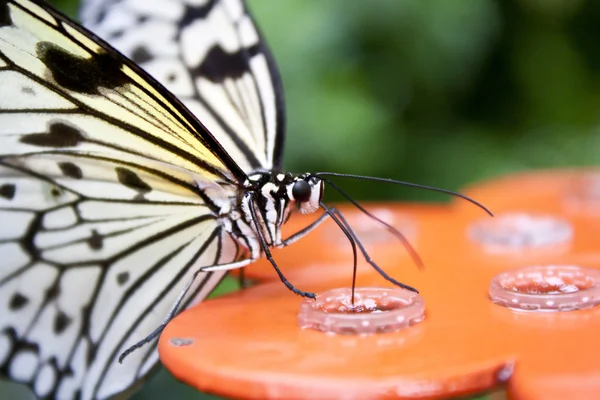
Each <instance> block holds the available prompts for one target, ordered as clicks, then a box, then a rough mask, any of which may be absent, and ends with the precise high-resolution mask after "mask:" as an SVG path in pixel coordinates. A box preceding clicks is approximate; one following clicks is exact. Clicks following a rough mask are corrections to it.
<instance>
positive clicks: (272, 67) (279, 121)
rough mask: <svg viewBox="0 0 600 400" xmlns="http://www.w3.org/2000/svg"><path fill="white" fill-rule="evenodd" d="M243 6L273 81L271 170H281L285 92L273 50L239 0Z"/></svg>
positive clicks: (283, 143)
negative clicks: (258, 39)
mask: <svg viewBox="0 0 600 400" xmlns="http://www.w3.org/2000/svg"><path fill="white" fill-rule="evenodd" d="M241 2H242V5H243V6H244V12H245V13H246V14H248V15H249V16H250V18H251V19H252V21H253V22H254V27H255V29H256V32H257V33H258V37H259V38H260V41H259V46H258V48H259V49H260V51H261V52H262V53H263V54H264V55H265V58H266V59H267V65H268V66H269V75H270V76H271V82H272V83H273V91H274V92H275V113H276V115H277V117H276V120H275V124H276V125H277V128H276V129H277V131H276V133H275V147H274V149H273V170H274V172H280V171H282V166H283V165H282V164H283V147H284V145H285V130H286V112H285V92H284V90H283V81H282V79H281V74H280V72H279V68H277V63H276V62H275V57H274V56H273V52H272V51H271V49H270V48H269V46H268V44H267V41H266V40H265V36H264V35H263V33H262V31H261V29H260V27H259V26H258V24H257V23H256V18H254V15H253V14H252V12H250V10H249V8H248V5H247V4H246V0H241Z"/></svg>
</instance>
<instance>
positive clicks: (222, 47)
mask: <svg viewBox="0 0 600 400" xmlns="http://www.w3.org/2000/svg"><path fill="white" fill-rule="evenodd" d="M81 18H82V22H83V24H84V25H85V26H86V27H87V28H89V29H90V30H91V31H93V32H94V33H96V34H98V35H99V36H100V37H102V38H103V39H105V40H107V41H108V42H109V43H111V44H112V45H113V46H115V48H116V49H118V50H119V51H121V52H122V53H123V54H125V55H126V56H128V57H130V58H131V59H132V60H133V61H135V62H136V63H137V64H138V65H140V66H141V67H142V68H144V69H145V70H146V71H147V72H149V73H150V75H152V76H153V77H154V78H156V79H157V80H158V81H159V82H161V83H162V84H163V85H165V87H166V88H167V89H169V90H170V91H171V92H173V93H174V94H175V95H176V96H177V97H178V98H179V99H180V100H182V102H183V103H184V104H185V105H186V106H187V107H188V108H189V109H190V110H191V111H192V112H193V113H194V114H195V115H196V117H198V119H199V120H200V121H202V123H203V124H204V125H205V126H206V127H207V128H208V130H209V131H210V132H211V133H212V134H213V135H214V136H215V137H216V138H217V140H218V141H219V142H220V143H221V144H222V145H223V147H224V148H225V150H226V151H227V152H228V153H229V154H230V155H231V156H232V158H233V159H234V160H235V162H236V163H237V164H238V165H239V166H240V167H241V168H242V170H244V171H245V172H246V173H250V172H252V171H255V170H258V169H268V170H271V169H279V168H280V167H281V157H282V152H283V131H284V128H285V127H284V112H283V109H284V105H283V92H282V88H281V83H280V79H279V73H278V72H277V68H276V66H275V64H274V62H273V60H272V56H271V54H270V52H269V50H268V49H267V48H266V46H265V44H264V41H263V40H262V38H261V36H260V33H259V32H258V29H257V27H256V26H255V24H254V22H253V21H252V18H251V16H250V15H249V14H248V11H247V9H246V7H245V5H244V3H243V1H242V0H222V1H214V0H213V1H208V0H160V1H152V2H150V1H147V0H111V1H107V0H85V1H84V2H83V7H82V10H81Z"/></svg>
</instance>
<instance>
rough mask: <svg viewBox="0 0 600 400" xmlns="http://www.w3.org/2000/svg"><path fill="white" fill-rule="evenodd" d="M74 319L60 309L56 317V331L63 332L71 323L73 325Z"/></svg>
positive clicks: (57, 332)
mask: <svg viewBox="0 0 600 400" xmlns="http://www.w3.org/2000/svg"><path fill="white" fill-rule="evenodd" d="M72 321H73V320H72V319H71V317H69V316H68V315H67V314H65V313H64V312H62V311H60V310H58V312H57V313H56V316H55V317H54V326H53V328H54V333H56V334H57V335H59V334H61V333H63V332H64V331H65V329H67V328H68V327H69V325H71V322H72Z"/></svg>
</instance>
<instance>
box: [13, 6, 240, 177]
mask: <svg viewBox="0 0 600 400" xmlns="http://www.w3.org/2000/svg"><path fill="white" fill-rule="evenodd" d="M5 1H6V0H5ZM29 1H31V2H32V3H34V4H36V5H38V6H40V7H41V8H43V9H44V11H46V12H48V13H49V14H50V15H52V16H53V17H54V18H56V19H57V20H59V21H61V22H63V23H66V24H68V25H69V26H71V27H72V28H73V29H75V30H77V31H78V32H80V33H81V34H82V35H84V36H87V37H88V38H90V39H91V40H92V41H94V42H95V43H97V44H98V45H99V46H100V47H102V48H103V49H104V50H105V51H106V53H107V54H108V55H109V56H110V57H111V58H112V59H113V60H114V61H116V62H118V63H121V64H124V65H126V66H127V67H129V68H131V70H132V71H134V72H135V73H136V74H138V75H139V76H140V77H141V78H142V79H144V80H145V81H146V82H148V83H149V84H150V85H151V86H152V87H153V88H154V89H155V90H156V91H157V92H159V93H160V94H161V95H162V96H164V97H165V99H166V100H167V101H168V102H169V103H171V104H172V106H173V107H174V108H175V109H176V110H177V111H178V112H179V113H180V114H181V115H182V116H183V118H184V119H185V122H187V124H189V125H190V126H191V127H192V128H193V129H195V130H196V132H197V133H199V134H200V135H201V136H200V135H199V136H198V140H199V141H200V142H203V143H206V145H207V146H208V148H209V149H210V150H211V151H212V152H213V153H214V154H215V155H216V156H217V158H219V159H220V160H221V162H223V164H224V165H225V166H226V167H227V168H228V169H229V171H230V172H231V173H232V174H233V176H234V177H235V179H236V180H237V183H238V184H240V185H241V184H242V183H243V182H244V181H245V180H246V179H247V175H246V173H245V172H244V171H243V170H242V169H241V168H240V167H239V166H238V165H237V164H236V163H235V161H234V160H233V159H232V158H231V156H230V155H229V154H228V153H227V152H226V151H225V149H224V148H223V146H221V144H220V143H219V142H218V141H217V139H216V138H215V137H214V136H213V135H212V133H210V131H209V130H208V129H207V128H206V127H205V126H204V125H203V124H202V122H200V121H199V120H198V118H196V116H195V115H194V114H192V112H191V111H190V110H188V108H187V107H186V106H185V105H183V103H182V102H181V101H180V100H179V99H178V98H177V97H176V96H175V95H174V94H173V93H171V92H170V91H169V90H167V89H166V88H165V87H164V86H163V85H162V84H161V83H160V82H158V81H157V80H156V79H154V78H153V77H152V76H151V75H150V74H148V73H147V72H146V71H144V70H143V69H142V68H140V67H139V66H138V65H137V64H136V63H134V62H133V61H131V60H130V59H129V58H128V57H126V56H124V55H123V54H121V52H119V51H118V50H117V49H115V48H114V47H112V46H111V45H110V44H108V43H107V42H106V41H104V40H103V39H102V38H100V37H98V36H97V35H96V34H94V33H93V32H91V31H89V30H88V29H86V28H85V27H83V26H81V25H80V24H79V23H77V22H75V21H73V20H72V19H71V18H70V17H68V16H67V15H65V14H63V13H62V12H61V11H59V10H57V9H55V8H54V7H53V6H51V5H50V4H48V3H47V2H45V1H43V0H29ZM8 2H11V3H13V2H12V1H10V0H8V1H6V3H8ZM14 4H15V5H16V6H17V7H22V6H21V5H20V4H18V3H14ZM148 95H149V96H150V94H148ZM184 125H185V124H184Z"/></svg>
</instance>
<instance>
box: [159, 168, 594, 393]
mask: <svg viewBox="0 0 600 400" xmlns="http://www.w3.org/2000/svg"><path fill="white" fill-rule="evenodd" d="M466 194H468V195H469V196H472V197H474V198H475V199H477V200H478V201H481V202H482V203H484V204H486V206H488V207H489V208H491V209H492V210H493V211H494V212H495V213H496V217H495V218H493V219H492V218H490V217H487V216H486V215H485V214H484V213H482V212H480V211H479V210H477V209H474V208H472V207H470V206H469V205H467V204H463V203H462V202H456V203H453V204H451V205H449V206H440V205H433V206H432V205H414V204H370V205H369V207H368V208H369V209H370V210H371V211H373V212H376V213H378V217H380V218H382V219H384V220H386V221H388V222H390V223H391V224H393V225H394V226H395V227H397V228H398V229H399V230H400V231H401V232H403V233H404V234H405V235H406V236H407V237H408V239H409V240H410V242H411V244H412V245H413V246H414V247H415V249H416V251H417V252H418V254H419V255H420V256H421V257H422V259H423V261H424V263H425V266H426V268H425V269H424V270H418V269H416V268H415V266H414V263H413V262H412V260H411V258H410V257H409V255H408V254H407V252H406V250H405V249H404V248H403V246H402V244H401V243H398V241H397V240H396V239H395V238H394V237H393V236H392V235H390V234H388V233H387V232H385V229H384V228H382V227H381V226H377V225H372V224H371V221H368V220H364V219H361V215H360V213H358V212H356V210H354V209H352V208H349V207H347V206H342V207H340V209H341V210H342V212H343V213H344V215H345V216H346V218H347V219H348V220H350V223H351V224H352V226H353V228H355V229H356V231H357V233H358V235H359V236H360V237H361V239H362V240H363V242H364V243H365V245H366V247H367V249H368V250H369V252H370V254H371V255H372V257H373V258H374V260H375V261H376V262H377V263H378V265H379V266H380V267H382V268H383V269H384V270H385V271H386V272H387V273H388V274H390V275H391V276H393V277H394V278H396V279H398V280H400V281H402V282H404V283H406V284H409V285H411V286H414V287H416V288H418V289H419V290H420V295H418V296H416V295H414V293H412V292H408V293H403V292H402V290H400V289H395V288H394V287H392V285H391V284H389V283H388V282H387V281H385V280H384V279H383V278H382V277H381V276H380V275H379V274H377V273H376V272H375V271H373V269H372V268H371V267H370V266H369V265H368V264H367V263H365V262H362V263H361V264H360V266H359V272H358V277H357V283H358V285H359V287H360V288H361V290H362V291H359V292H357V293H355V296H358V301H357V298H355V302H354V303H351V302H349V300H348V298H349V297H348V296H349V294H348V292H347V291H344V290H343V289H340V290H336V289H338V288H348V287H349V286H350V283H351V275H352V256H351V251H350V247H349V244H348V242H347V240H346V241H345V240H344V236H343V234H342V233H341V232H339V231H338V230H337V229H334V226H333V225H334V224H329V225H325V226H323V227H322V228H321V229H319V230H318V231H316V232H313V234H311V235H309V236H308V237H306V238H304V239H303V240H301V241H300V242H298V243H297V244H295V245H294V246H291V247H289V248H286V249H283V250H281V251H276V252H274V256H275V258H276V260H277V262H278V264H279V265H280V266H281V267H282V269H283V272H284V273H285V274H286V277H287V278H288V279H289V280H290V281H291V282H292V283H293V284H294V285H295V286H296V287H298V288H300V289H301V290H306V291H313V292H316V293H318V294H319V295H318V298H317V301H316V302H315V301H313V302H312V303H309V302H307V301H305V300H303V299H301V298H299V297H297V296H294V295H293V294H292V293H291V292H290V291H289V290H288V289H286V288H285V287H284V286H283V285H282V284H281V282H279V280H278V278H277V276H276V274H275V272H274V271H272V268H271V266H270V265H269V264H268V263H267V262H264V261H261V262H260V263H257V264H256V265H254V266H251V267H249V268H248V269H247V276H249V277H250V278H252V279H254V280H256V281H257V282H258V284H257V285H256V286H254V287H252V288H250V289H247V290H243V291H239V292H236V293H233V294H230V295H226V296H223V297H220V298H216V299H213V300H209V301H206V302H203V303H201V304H199V305H198V306H195V307H193V308H191V309H189V310H187V311H185V312H183V313H181V314H180V315H179V316H178V317H177V318H175V319H174V320H173V321H171V323H170V324H169V325H168V326H167V328H166V329H165V330H164V332H163V334H162V335H161V338H160V341H159V351H160V356H161V359H162V361H163V363H164V365H165V366H166V367H167V368H168V369H169V370H170V371H171V372H172V373H173V374H174V375H175V376H176V377H177V378H178V379H180V380H182V381H183V382H186V383H187V384H189V385H192V386H194V387H196V388H198V389H199V390H201V391H204V392H210V393H215V394H218V395H221V396H225V397H231V398H244V399H430V398H431V399H433V398H447V397H452V396H459V395H468V394H477V393H481V392H484V391H487V390H491V389H494V388H497V387H498V386H501V385H502V386H504V387H505V388H506V393H507V396H508V398H510V399H519V400H529V399H536V400H537V399H566V398H576V399H594V400H597V399H600V346H598V335H599V334H600V307H599V306H598V304H599V303H600V292H599V291H600V172H595V171H591V170H589V171H588V170H585V171H581V170H580V171H548V172H535V173H529V174H523V175H517V176H512V177H508V178H503V179H499V180H496V181H491V182H487V183H484V184H480V185H477V186H474V187H471V188H469V189H468V190H467V191H466ZM309 221H310V219H309V217H307V216H299V217H296V218H295V219H294V220H293V221H290V227H289V229H290V230H292V231H293V230H294V229H296V228H298V227H300V226H305V225H306V224H307V223H308V222H309ZM368 288H377V289H368ZM332 290H333V291H332ZM411 296H412V297H411ZM357 305H358V306H360V307H361V308H360V309H358V308H355V309H353V308H352V307H357ZM301 326H302V327H301Z"/></svg>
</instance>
